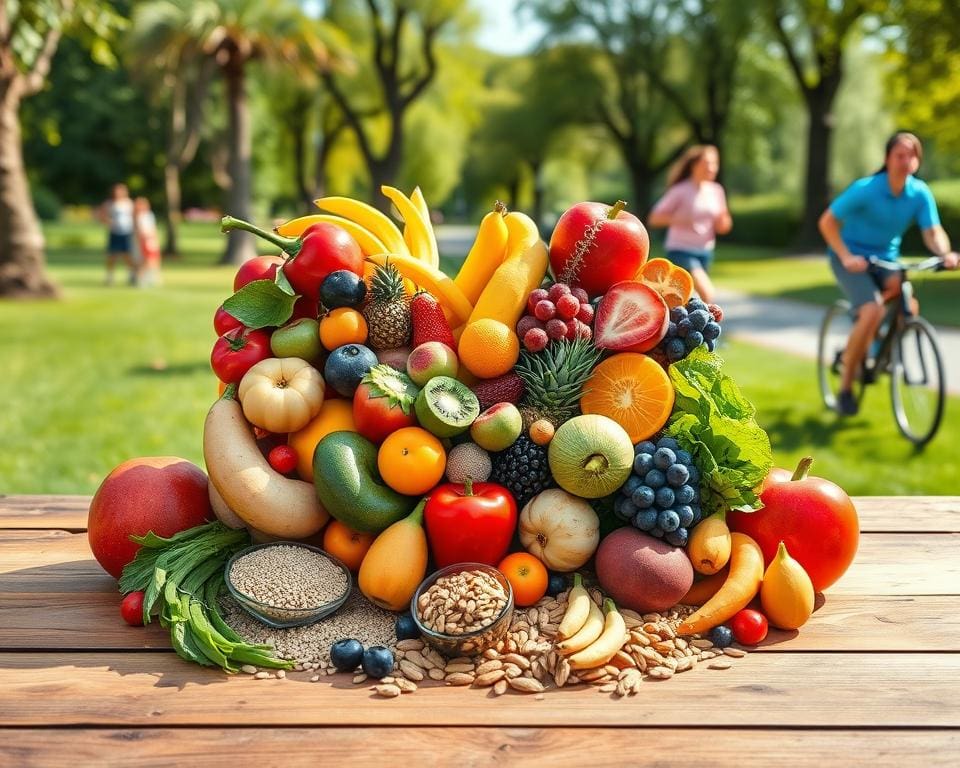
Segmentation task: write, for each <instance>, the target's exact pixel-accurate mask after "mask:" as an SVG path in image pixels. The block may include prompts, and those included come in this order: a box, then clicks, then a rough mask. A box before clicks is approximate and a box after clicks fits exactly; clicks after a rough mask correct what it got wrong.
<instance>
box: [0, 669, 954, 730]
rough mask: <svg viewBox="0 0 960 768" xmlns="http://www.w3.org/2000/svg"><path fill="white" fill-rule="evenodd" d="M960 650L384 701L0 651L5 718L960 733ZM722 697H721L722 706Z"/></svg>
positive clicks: (344, 683)
mask: <svg viewBox="0 0 960 768" xmlns="http://www.w3.org/2000/svg"><path fill="white" fill-rule="evenodd" d="M958 679H960V654H950V653H924V654H906V653H899V654H889V653H826V654H823V653H819V654H807V653H756V654H751V655H750V656H748V657H747V658H745V659H739V660H736V663H735V664H734V666H733V667H732V668H730V669H727V670H710V669H696V670H693V671H691V672H687V673H684V674H681V675H678V676H676V677H674V678H671V679H669V680H664V681H655V680H649V681H646V682H644V684H643V690H642V691H641V693H640V694H638V695H637V696H634V697H630V698H627V699H623V700H616V699H614V698H612V697H611V696H610V695H609V694H601V693H599V692H598V690H597V689H596V688H591V687H579V688H576V689H569V690H568V689H561V690H559V691H557V690H552V691H550V692H549V695H546V696H544V697H543V699H541V700H539V701H538V700H537V699H536V698H535V697H534V696H529V695H522V694H515V693H508V694H506V695H504V696H500V697H494V696H492V695H491V694H490V693H488V692H486V691H483V690H477V689H471V688H467V689H464V688H450V687H445V686H431V687H422V688H421V689H420V690H418V691H417V692H416V693H414V694H412V695H406V696H401V697H400V698H397V699H389V700H384V699H381V698H379V697H377V696H376V695H375V694H373V693H372V692H370V691H369V690H368V689H367V688H366V687H365V686H357V687H354V686H352V685H351V684H350V680H349V678H348V677H347V676H345V675H338V676H335V678H333V682H332V683H331V682H326V681H324V682H320V683H310V682H307V676H306V675H299V674H298V675H291V676H290V677H288V678H287V679H285V680H254V679H252V678H250V677H247V676H239V677H229V678H228V677H226V676H225V675H223V674H221V673H219V672H217V671H213V670H209V669H200V668H198V667H196V666H193V665H189V664H185V663H183V661H182V660H180V659H179V658H177V657H176V656H174V655H173V654H170V653H155V652H149V651H142V652H138V653H129V654H117V653H57V654H55V655H53V654H49V653H26V652H24V653H0V690H2V691H3V693H4V695H3V696H2V697H0V724H2V725H5V726H40V725H44V724H51V723H55V724H57V725H58V726H64V725H78V726H93V725H105V726H120V725H122V726H130V727H144V726H174V725H184V726H199V725H203V726H213V727H224V726H234V725H237V724H240V723H251V724H252V723H256V724H258V725H276V726H291V725H302V726H322V725H357V726H368V725H370V724H371V723H376V724H377V725H384V726H385V725H409V724H411V723H416V724H418V725H453V726H464V725H475V724H477V723H484V724H486V725H495V726H536V727H544V726H554V727H563V726H580V725H587V724H590V725H596V724H600V723H602V724H603V725H604V726H618V727H630V728H632V727H635V726H636V725H637V724H638V723H642V724H644V725H645V726H648V727H653V726H661V727H673V726H676V725H678V724H687V723H690V724H693V723H695V722H697V721H698V719H700V718H705V719H708V720H709V722H710V723H711V725H713V726H714V727H731V728H737V727H740V726H742V725H743V724H744V723H750V724H751V726H753V727H758V726H765V727H780V726H789V727H821V728H859V727H864V726H879V727H883V728H905V727H924V728H938V727H939V728H944V727H947V728H960V707H957V706H956V705H955V703H954V702H955V700H956V698H955V697H956V681H957V680H958ZM721 703H722V705H721Z"/></svg>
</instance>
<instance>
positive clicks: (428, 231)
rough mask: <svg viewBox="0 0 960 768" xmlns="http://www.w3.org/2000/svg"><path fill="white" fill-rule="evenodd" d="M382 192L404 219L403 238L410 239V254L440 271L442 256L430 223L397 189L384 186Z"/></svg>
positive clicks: (381, 188)
mask: <svg viewBox="0 0 960 768" xmlns="http://www.w3.org/2000/svg"><path fill="white" fill-rule="evenodd" d="M380 191H381V192H383V194H384V195H385V196H386V197H388V198H389V199H390V202H392V203H393V204H394V205H395V206H396V207H397V210H398V211H400V215H401V216H402V217H403V222H404V225H405V226H404V230H403V237H404V240H405V241H406V240H407V237H409V238H410V239H409V241H408V245H409V246H410V254H411V255H412V256H415V257H416V258H418V259H420V261H423V262H425V263H427V264H429V265H430V266H431V267H433V268H434V269H438V268H439V266H440V254H439V252H438V251H437V238H436V236H435V235H434V232H433V227H431V226H430V222H429V221H428V220H426V219H424V218H423V215H422V214H421V213H420V211H419V210H418V209H417V206H415V205H414V204H413V201H412V200H411V199H410V198H409V197H407V196H406V195H405V194H403V192H401V191H400V190H399V189H397V188H396V187H388V186H387V185H386V184H384V185H383V186H382V187H380Z"/></svg>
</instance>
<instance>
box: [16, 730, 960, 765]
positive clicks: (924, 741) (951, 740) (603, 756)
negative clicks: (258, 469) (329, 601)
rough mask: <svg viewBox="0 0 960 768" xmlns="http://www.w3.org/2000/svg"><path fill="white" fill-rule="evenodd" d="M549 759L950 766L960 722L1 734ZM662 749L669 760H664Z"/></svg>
mask: <svg viewBox="0 0 960 768" xmlns="http://www.w3.org/2000/svg"><path fill="white" fill-rule="evenodd" d="M385 744H386V745H388V746H387V748H386V755H387V756H388V757H389V760H390V762H391V763H395V764H400V765H457V766H462V768H482V767H483V766H498V767H500V768H509V767H510V766H523V767H524V768H528V767H529V766H530V765H549V766H551V768H582V766H583V765H584V764H589V765H590V766H591V767H592V768H604V767H606V766H618V767H619V766H623V765H625V764H632V765H654V764H659V765H664V766H666V765H669V766H671V768H703V766H710V767H711V768H722V767H723V766H736V767H737V768H770V766H772V765H789V766H804V765H811V766H818V768H828V767H829V766H842V767H843V768H849V766H851V765H870V766H875V767H876V768H902V766H904V765H914V764H916V762H917V760H918V756H920V755H922V756H923V759H922V762H923V765H924V766H925V768H947V767H948V766H950V768H952V767H953V766H955V765H956V762H955V755H956V753H957V751H958V750H960V731H951V730H929V731H922V732H916V731H914V732H911V731H892V732H885V733H878V732H877V731H872V730H870V731H867V730H862V731H855V730H836V731H825V732H810V731H791V730H786V729H776V730H746V729H725V730H723V731H718V730H708V729H704V728H693V729H683V730H675V729H661V728H646V727H641V726H634V727H630V728H569V729H568V728H506V727H504V728H423V727H406V728H395V729H389V730H388V729H378V728H234V729H228V730H227V729H213V728H178V729H175V730H174V729H165V728H152V729H140V730H134V729H129V730H126V729H124V730H120V729H97V730H84V729H62V730H47V729H44V730H31V729H22V728H14V729H10V730H6V731H5V732H4V739H3V740H2V741H0V764H3V765H16V766H21V767H22V768H33V767H34V766H36V767H37V768H75V766H77V765H93V764H97V763H100V764H103V762H104V761H109V764H110V765H112V766H139V767H141V768H149V767H150V766H158V767H160V766H162V767H163V768H166V767H167V766H170V765H199V764H202V765H204V766H209V768H235V766H236V765H237V756H238V755H242V759H243V764H246V765H277V764H278V763H277V756H278V755H279V754H282V755H283V761H282V763H281V764H282V765H284V766H289V768H296V767H297V766H310V768H314V766H317V765H345V764H349V765H350V766H352V768H362V767H363V766H378V767H380V766H383V765H384V757H385V747H384V745H385ZM658 758H659V760H660V762H659V763H657V762H656V761H657V759H658Z"/></svg>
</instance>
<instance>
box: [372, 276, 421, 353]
mask: <svg viewBox="0 0 960 768" xmlns="http://www.w3.org/2000/svg"><path fill="white" fill-rule="evenodd" d="M363 316H364V318H366V321H367V329H368V332H369V335H368V337H367V344H368V345H369V346H370V347H372V348H373V349H393V348H395V347H402V346H404V345H405V344H407V343H408V342H409V341H410V328H411V324H410V298H409V297H408V296H407V295H406V293H404V291H403V277H402V276H401V274H400V272H399V271H398V270H397V268H396V267H395V266H393V264H391V263H390V262H389V261H387V263H386V264H384V265H383V266H380V265H379V264H378V265H377V268H376V269H375V270H374V273H373V277H371V278H370V292H369V299H368V301H367V305H366V306H365V307H364V308H363Z"/></svg>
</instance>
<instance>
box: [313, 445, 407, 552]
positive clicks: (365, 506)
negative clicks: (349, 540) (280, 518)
mask: <svg viewBox="0 0 960 768" xmlns="http://www.w3.org/2000/svg"><path fill="white" fill-rule="evenodd" d="M313 482H314V485H315V486H316V488H317V498H318V499H319V500H320V504H322V505H323V507H324V508H325V509H326V510H327V512H329V513H330V514H331V515H332V516H333V517H335V518H336V519H337V520H339V521H340V522H341V523H343V524H344V525H346V526H347V527H348V528H351V529H353V530H355V531H360V532H361V533H380V532H381V531H383V530H384V529H385V528H387V527H388V526H390V525H392V524H393V523H395V522H397V520H401V519H403V518H404V517H406V516H407V515H409V514H410V511H411V510H412V509H413V508H414V506H416V503H417V501H418V500H419V497H416V496H404V495H403V494H400V493H397V492H396V491H395V490H393V489H392V488H390V487H389V486H388V485H386V484H385V483H384V482H383V479H382V478H381V477H380V472H379V471H378V469H377V446H375V445H374V444H373V443H371V442H370V441H369V440H367V438H365V437H364V436H363V435H360V434H358V433H356V432H331V433H330V434H329V435H327V436H326V437H324V438H323V439H322V440H321V441H320V442H319V443H317V447H316V449H315V450H314V452H313Z"/></svg>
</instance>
